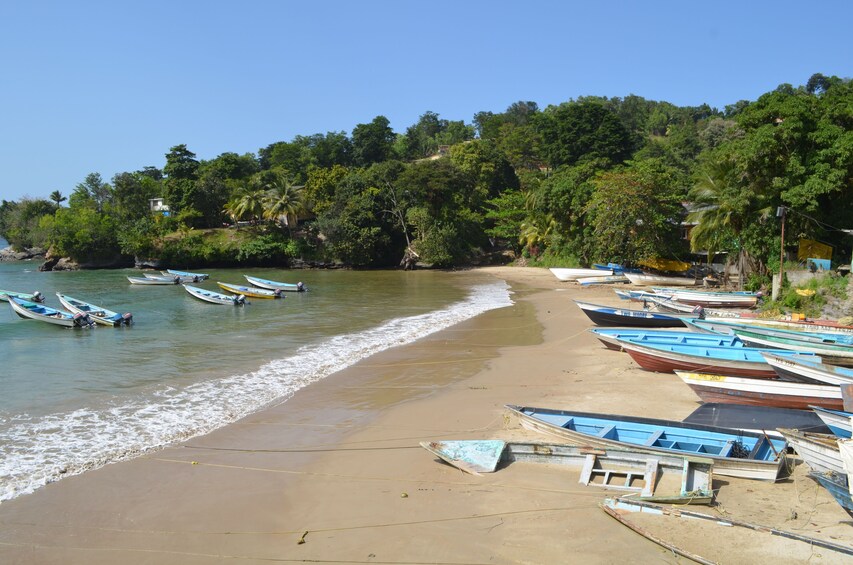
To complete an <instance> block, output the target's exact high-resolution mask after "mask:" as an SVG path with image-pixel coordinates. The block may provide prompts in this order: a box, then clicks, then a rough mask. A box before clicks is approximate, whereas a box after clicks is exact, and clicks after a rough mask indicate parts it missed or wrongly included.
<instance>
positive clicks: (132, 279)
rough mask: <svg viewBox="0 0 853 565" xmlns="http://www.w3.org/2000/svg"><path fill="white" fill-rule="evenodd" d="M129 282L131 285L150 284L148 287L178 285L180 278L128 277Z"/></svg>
mask: <svg viewBox="0 0 853 565" xmlns="http://www.w3.org/2000/svg"><path fill="white" fill-rule="evenodd" d="M127 280H128V281H130V284H148V285H156V284H159V285H168V284H178V282H179V280H180V279H179V278H178V277H172V278H166V277H160V278H159V279H154V278H148V277H127Z"/></svg>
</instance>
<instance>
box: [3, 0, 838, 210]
mask: <svg viewBox="0 0 853 565" xmlns="http://www.w3.org/2000/svg"><path fill="white" fill-rule="evenodd" d="M0 14H2V16H0V58H2V59H0V62H2V66H0V108H2V110H0V112H2V113H0V169H2V171H3V174H2V177H0V198H2V199H6V200H17V199H19V198H21V197H24V196H30V197H47V195H48V194H50V193H51V192H52V191H53V190H59V191H61V192H62V193H63V194H65V195H67V194H70V193H71V192H72V191H73V190H74V187H75V186H76V185H77V184H78V183H80V182H81V181H82V180H83V179H84V178H85V176H86V175H87V174H88V173H91V172H98V173H100V174H101V176H102V177H103V178H104V179H105V180H107V181H109V180H110V179H111V178H112V176H113V175H115V174H116V173H120V172H124V171H135V170H139V169H142V168H143V167H145V166H148V165H151V166H155V167H162V166H163V165H164V164H165V154H166V153H167V152H168V151H169V148H170V147H172V146H174V145H178V144H181V143H183V144H186V145H187V147H188V148H189V149H190V150H191V151H193V152H194V153H196V155H197V157H198V158H199V159H212V158H214V157H216V156H217V155H219V154H221V153H224V152H235V153H240V154H242V153H248V152H251V153H257V151H258V149H259V148H261V147H266V146H267V145H269V144H270V143H274V142H276V141H289V140H291V139H292V138H293V137H294V136H296V135H311V134H314V133H325V132H328V131H344V132H346V133H347V134H350V133H351V132H352V129H353V127H354V126H355V125H356V124H359V123H367V122H369V121H371V120H372V119H373V118H374V117H375V116H377V115H380V114H381V115H384V116H386V117H387V118H388V119H389V120H390V121H391V127H392V128H393V129H394V130H395V131H397V132H404V131H405V129H406V128H407V127H408V126H410V125H412V124H414V123H415V122H416V121H417V120H418V117H419V116H420V115H421V114H423V113H424V112H426V111H428V110H429V111H433V112H436V113H438V114H439V115H440V116H441V117H442V118H445V119H449V120H464V121H465V122H467V123H470V122H471V121H472V118H473V116H474V114H475V113H477V112H479V111H493V112H502V111H504V110H505V109H506V108H507V107H508V106H509V105H510V104H512V103H513V102H515V101H518V100H532V101H534V102H536V103H537V104H539V106H540V107H541V108H544V107H546V106H548V105H549V104H559V103H561V102H564V101H567V100H570V99H573V98H577V97H579V96H585V95H600V96H608V97H613V96H625V95H628V94H636V95H639V96H643V97H645V98H647V99H651V100H666V101H669V102H672V103H674V104H677V105H700V104H702V103H708V104H709V105H711V106H714V107H717V108H720V109H722V108H723V107H725V106H726V105H727V104H732V103H734V102H736V101H738V100H743V99H746V100H755V99H756V98H757V97H758V96H760V95H761V94H763V93H765V92H767V91H769V90H772V89H774V88H775V87H776V86H778V85H779V84H783V83H790V84H793V85H795V86H798V85H802V84H805V83H806V81H807V80H808V78H809V77H810V76H811V75H812V74H814V73H817V72H820V73H823V74H825V75H837V76H841V77H850V76H851V75H853V72H851V65H853V41H851V38H850V22H851V21H853V2H850V1H849V0H843V1H842V0H828V1H821V0H816V1H815V2H808V3H807V2H802V1H800V2H792V1H788V0H775V1H765V0H756V1H750V0H739V1H730V0H717V1H714V2H691V1H689V0H680V1H653V0H647V1H644V2H641V1H620V0H611V1H607V2H594V1H590V0H585V1H574V0H572V1H568V0H567V1H539V0H529V1H528V2H517V1H516V2H508V1H506V2H505V1H501V0H491V1H480V0H471V1H466V0H456V1H446V0H431V1H426V2H414V1H407V0H396V1H370V0H362V1H361V2H353V1H324V0H317V1H307V2H306V1H300V2H297V1H285V0H279V1H271V0H257V1H252V2H226V1H222V0H207V1H199V0H179V1H174V0H172V1H165V0H149V1H146V2H120V1H116V0H110V1H98V2H95V1H87V0H79V1H77V2H68V1H63V2H58V1H54V0H47V1H42V2H6V3H5V5H4V7H3V9H2V11H0Z"/></svg>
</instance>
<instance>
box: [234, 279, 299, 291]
mask: <svg viewBox="0 0 853 565" xmlns="http://www.w3.org/2000/svg"><path fill="white" fill-rule="evenodd" d="M243 277H245V279H246V280H247V281H249V283H250V284H252V285H254V286H257V287H260V288H266V289H268V290H283V291H286V292H304V291H306V290H308V289H307V288H305V285H304V284H302V282H298V283H295V284H294V283H286V282H279V281H271V280H267V279H260V278H258V277H250V276H249V275H243Z"/></svg>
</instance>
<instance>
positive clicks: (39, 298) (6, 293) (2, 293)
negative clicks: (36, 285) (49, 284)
mask: <svg viewBox="0 0 853 565" xmlns="http://www.w3.org/2000/svg"><path fill="white" fill-rule="evenodd" d="M10 296H14V297H15V298H20V299H21V300H26V301H27V302H44V295H43V294H42V293H40V292H39V291H37V290H36V291H35V292H33V293H32V294H29V293H26V292H15V291H14V290H0V301H3V302H9V297H10Z"/></svg>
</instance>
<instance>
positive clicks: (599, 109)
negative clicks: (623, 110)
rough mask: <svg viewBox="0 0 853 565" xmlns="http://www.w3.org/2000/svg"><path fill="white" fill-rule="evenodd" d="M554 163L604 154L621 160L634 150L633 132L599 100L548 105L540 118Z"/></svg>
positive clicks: (547, 148)
mask: <svg viewBox="0 0 853 565" xmlns="http://www.w3.org/2000/svg"><path fill="white" fill-rule="evenodd" d="M537 125H538V129H539V131H540V132H541V133H542V138H543V149H544V152H545V154H546V155H547V156H548V161H549V163H550V165H551V167H554V168H556V167H559V166H560V165H574V164H575V163H577V162H578V161H580V160H581V159H590V158H596V159H597V158H604V159H608V160H610V161H611V162H613V163H621V162H622V161H624V160H625V159H627V158H628V157H629V156H630V154H631V136H630V135H629V133H628V131H627V130H626V129H625V126H624V125H622V121H621V120H620V119H619V117H618V116H617V115H616V114H614V113H613V112H612V111H611V110H608V109H607V108H606V107H605V106H604V105H603V104H600V103H597V102H579V103H578V102H572V103H566V104H561V105H560V106H558V107H556V108H555V107H549V108H548V109H546V111H545V112H543V113H542V114H541V116H540V118H539V119H538V120H537Z"/></svg>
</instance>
